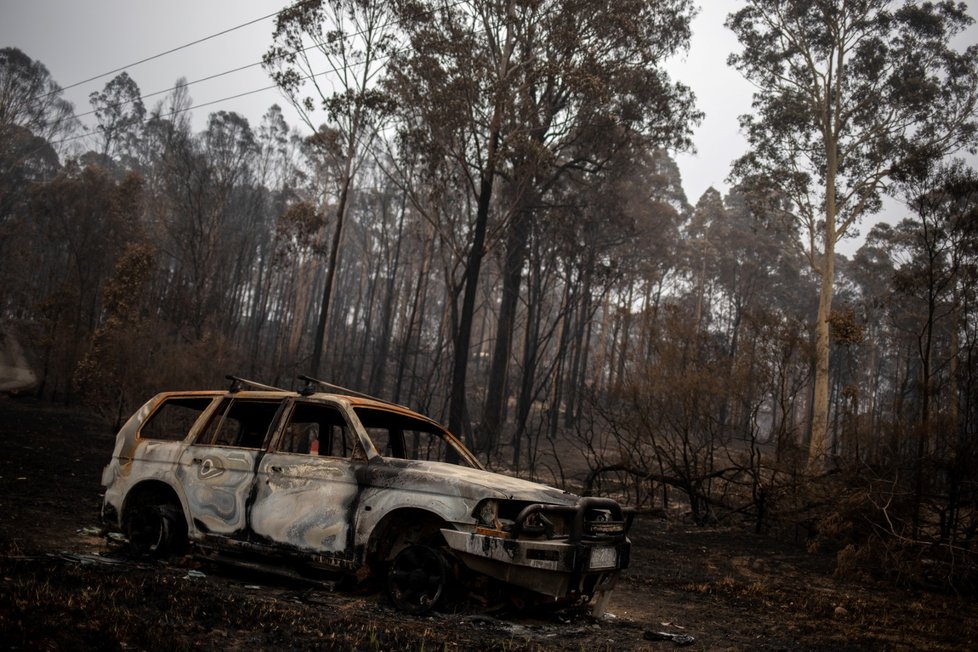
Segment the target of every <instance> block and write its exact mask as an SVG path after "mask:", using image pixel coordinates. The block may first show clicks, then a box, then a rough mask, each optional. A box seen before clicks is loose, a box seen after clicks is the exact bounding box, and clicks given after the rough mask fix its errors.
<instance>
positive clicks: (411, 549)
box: [387, 544, 452, 614]
mask: <svg viewBox="0 0 978 652" xmlns="http://www.w3.org/2000/svg"><path fill="white" fill-rule="evenodd" d="M451 579H452V574H451V566H450V565H449V563H448V561H447V560H446V559H445V556H444V555H443V554H442V553H441V551H440V550H438V549H437V548H433V547H432V546H426V545H420V544H415V545H410V546H408V547H406V548H404V549H403V550H401V551H400V552H399V553H397V556H396V557H394V560H393V561H392V562H391V565H390V569H389V571H388V573H387V595H388V596H390V599H391V602H393V603H394V606H395V607H397V608H398V609H400V610H401V611H404V612H406V613H411V614H425V613H428V612H429V611H431V610H432V609H434V608H436V607H437V606H438V605H439V604H441V602H442V600H443V598H444V597H445V595H446V594H447V593H448V589H449V586H450V584H451Z"/></svg>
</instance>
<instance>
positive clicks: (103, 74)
mask: <svg viewBox="0 0 978 652" xmlns="http://www.w3.org/2000/svg"><path fill="white" fill-rule="evenodd" d="M282 11H284V9H280V10H279V11H275V12H272V13H270V14H268V15H266V16H262V17H261V18H255V19H254V20H249V21H248V22H246V23H241V24H240V25H236V26H234V27H229V28H227V29H225V30H222V31H220V32H217V33H214V34H211V35H210V36H205V37H203V38H199V39H197V40H195V41H191V42H189V43H185V44H183V45H180V46H177V47H175V48H171V49H169V50H166V51H165V52H160V53H159V54H154V55H153V56H150V57H146V58H145V59H140V60H139V61H134V62H133V63H130V64H128V65H125V66H122V67H120V68H115V69H114V70H109V71H108V72H103V73H102V74H100V75H95V76H94V77H89V78H88V79H83V80H81V81H79V82H75V83H74V84H71V85H69V86H65V87H63V88H61V89H60V91H66V90H69V89H71V88H75V87H77V86H81V85H82V84H87V83H88V82H93V81H95V80H97V79H101V78H102V77H108V76H109V75H113V74H115V73H117V72H122V71H123V70H126V69H127V68H133V67H135V66H138V65H140V64H143V63H146V62H147V61H153V60H154V59H159V58H160V57H165V56H166V55H168V54H173V53H174V52H179V51H180V50H184V49H186V48H189V47H191V46H194V45H198V44H199V43H204V42H205V41H209V40H211V39H214V38H217V37H218V36H224V35H225V34H229V33H231V32H233V31H235V30H239V29H241V28H242V27H247V26H249V25H254V24H255V23H259V22H261V21H263V20H268V19H269V18H271V17H272V16H277V15H278V14H279V13H281V12H282ZM57 92H59V91H50V92H48V93H45V94H44V95H40V96H38V99H43V98H45V97H47V96H48V95H52V94H54V93H57Z"/></svg>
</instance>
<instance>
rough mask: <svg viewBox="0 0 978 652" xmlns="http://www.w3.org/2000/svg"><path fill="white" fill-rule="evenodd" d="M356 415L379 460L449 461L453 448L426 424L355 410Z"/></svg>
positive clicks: (414, 420)
mask: <svg viewBox="0 0 978 652" xmlns="http://www.w3.org/2000/svg"><path fill="white" fill-rule="evenodd" d="M356 413H357V416H358V417H359V418H360V421H361V422H362V423H363V426H364V428H366V430H367V434H368V435H369V436H370V440H371V441H373V443H374V446H376V447H377V452H378V453H380V454H381V456H383V457H394V458H399V459H405V460H425V461H429V462H448V461H451V460H452V454H453V453H455V451H454V449H451V446H450V445H449V444H448V442H447V441H446V440H445V438H444V437H443V436H442V434H441V432H440V431H439V430H438V429H437V428H435V427H433V426H432V425H431V424H430V423H428V422H426V421H422V420H419V419H415V418H412V417H409V416H404V415H401V414H397V413H394V412H387V411H384V410H375V409H368V408H358V409H357V410H356ZM450 449H451V450H450Z"/></svg>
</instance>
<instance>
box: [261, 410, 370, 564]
mask: <svg viewBox="0 0 978 652" xmlns="http://www.w3.org/2000/svg"><path fill="white" fill-rule="evenodd" d="M359 451H360V449H359V448H358V446H357V444H356V437H355V435H354V434H353V431H352V429H351V427H350V425H349V424H348V423H347V421H346V419H345V418H344V416H343V413H342V412H341V411H340V410H339V409H338V408H337V407H335V406H333V405H330V404H328V403H322V402H318V401H311V400H298V401H295V402H294V403H293V404H292V405H291V409H290V411H289V413H288V415H287V417H286V419H285V421H284V423H283V425H282V428H281V429H280V434H279V436H278V437H277V440H276V442H275V443H274V446H273V448H272V450H270V451H269V452H268V453H266V454H265V455H264V456H263V457H262V459H261V461H260V462H259V464H258V473H257V481H256V490H255V498H254V503H253V504H252V507H251V518H250V522H251V529H252V531H253V532H254V533H255V535H257V537H258V538H259V539H262V540H265V541H269V542H272V543H275V544H279V545H281V546H284V547H287V548H290V549H296V548H298V549H301V550H303V551H306V552H310V553H313V554H317V553H318V554H321V555H323V558H322V559H323V561H324V562H326V563H336V564H342V563H343V562H344V561H348V560H351V559H352V557H353V533H352V530H351V527H352V523H353V515H354V512H355V510H356V506H357V499H358V494H359V491H358V486H357V481H356V476H355V472H354V470H355V468H356V466H357V465H359V464H361V463H362V462H360V461H357V459H355V458H358V457H362V453H360V452H359Z"/></svg>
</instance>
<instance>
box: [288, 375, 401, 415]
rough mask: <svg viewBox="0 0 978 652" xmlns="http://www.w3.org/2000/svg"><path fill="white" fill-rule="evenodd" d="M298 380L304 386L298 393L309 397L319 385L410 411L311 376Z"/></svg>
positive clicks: (398, 405)
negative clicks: (303, 382) (313, 387)
mask: <svg viewBox="0 0 978 652" xmlns="http://www.w3.org/2000/svg"><path fill="white" fill-rule="evenodd" d="M299 380H302V381H305V383H306V386H305V387H303V388H302V389H301V390H300V391H299V393H300V394H304V395H309V394H312V393H314V392H313V389H312V386H313V385H319V386H320V387H322V388H324V389H330V390H333V391H334V392H339V393H341V394H348V395H350V396H356V397H357V398H368V399H370V400H371V401H377V402H378V403H385V404H386V405H393V406H394V407H399V408H404V409H406V410H410V409H411V408H409V407H408V406H406V405H401V404H400V403H395V402H394V401H387V400H384V399H382V398H377V397H376V396H371V395H370V394H364V393H363V392H358V391H356V390H352V389H349V388H347V387H341V386H340V385H334V384H333V383H327V382H326V381H325V380H320V379H318V378H313V377H312V376H306V375H305V374H300V375H299Z"/></svg>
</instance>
